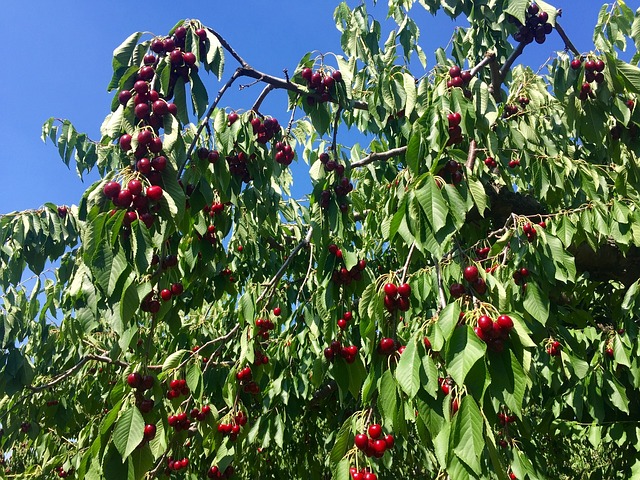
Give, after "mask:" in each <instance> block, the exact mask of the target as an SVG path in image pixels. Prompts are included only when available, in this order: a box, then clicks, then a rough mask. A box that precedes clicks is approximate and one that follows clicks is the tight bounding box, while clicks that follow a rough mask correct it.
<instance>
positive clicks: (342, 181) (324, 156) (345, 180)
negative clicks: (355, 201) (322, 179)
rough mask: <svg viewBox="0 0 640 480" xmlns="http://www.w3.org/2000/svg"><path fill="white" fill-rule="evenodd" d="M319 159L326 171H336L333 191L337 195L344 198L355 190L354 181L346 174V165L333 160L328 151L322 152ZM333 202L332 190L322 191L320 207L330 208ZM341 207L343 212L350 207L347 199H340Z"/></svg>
mask: <svg viewBox="0 0 640 480" xmlns="http://www.w3.org/2000/svg"><path fill="white" fill-rule="evenodd" d="M318 159H319V160H320V163H322V165H323V167H324V171H325V172H327V173H331V172H335V173H336V175H335V182H334V184H333V187H332V188H333V192H334V193H335V194H336V197H338V198H339V199H343V198H344V197H346V196H347V195H348V194H349V193H351V192H352V191H353V183H351V181H350V180H349V177H347V176H345V175H344V171H345V167H344V165H342V164H341V163H338V162H337V161H336V160H332V159H331V157H330V156H329V154H328V153H327V152H322V153H321V154H320V155H319V156H318ZM330 202H331V190H329V189H326V190H323V191H322V192H321V193H320V207H322V208H323V209H327V208H329V203H330ZM339 208H340V211H341V212H343V213H344V212H346V211H347V210H348V209H349V205H348V203H347V202H346V201H340V204H339Z"/></svg>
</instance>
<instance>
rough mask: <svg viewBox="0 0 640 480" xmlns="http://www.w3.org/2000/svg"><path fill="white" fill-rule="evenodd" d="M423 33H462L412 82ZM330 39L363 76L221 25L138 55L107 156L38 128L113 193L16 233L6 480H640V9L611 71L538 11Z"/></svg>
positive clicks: (7, 316) (3, 412)
mask: <svg viewBox="0 0 640 480" xmlns="http://www.w3.org/2000/svg"><path fill="white" fill-rule="evenodd" d="M417 9H426V10H428V11H429V12H431V13H433V14H437V15H442V12H441V11H440V12H439V10H442V11H444V13H445V14H447V15H449V16H450V17H452V18H456V19H463V18H466V19H467V20H468V23H469V26H468V27H467V28H461V29H458V30H456V33H455V35H454V38H453V39H452V42H451V48H450V50H447V51H445V50H444V49H439V50H437V51H436V58H437V65H436V67H435V68H433V69H432V70H431V71H429V73H428V75H426V76H423V77H419V78H417V77H416V76H415V75H414V74H413V73H412V71H411V68H410V67H411V65H412V63H411V61H410V60H413V62H414V63H413V65H415V62H416V60H417V61H418V62H422V63H423V64H424V62H425V55H424V52H423V50H422V49H421V47H420V46H419V29H418V26H417V24H416V23H415V21H414V20H413V18H412V15H413V13H414V10H417ZM334 17H335V21H336V25H337V28H338V30H339V32H340V36H341V37H340V38H341V45H342V49H343V52H342V53H341V54H340V55H323V54H320V55H315V54H307V55H305V56H304V57H303V58H302V59H301V60H300V63H299V65H298V66H297V67H296V68H295V69H292V70H290V71H288V72H287V71H285V73H284V75H282V74H276V75H274V74H273V73H272V72H262V71H258V70H256V69H255V68H253V67H252V66H251V65H250V64H249V63H248V62H247V61H246V60H245V57H244V56H243V55H244V52H237V51H236V50H234V48H233V46H232V45H230V44H229V43H228V42H227V41H226V40H225V39H224V37H223V36H222V35H221V31H219V30H217V29H215V28H210V27H208V26H205V25H202V24H201V23H200V22H199V21H198V20H183V21H180V22H178V23H177V24H176V26H175V27H174V28H173V29H172V30H171V31H170V32H168V33H167V34H166V35H161V36H150V35H148V34H143V33H135V34H133V35H131V36H130V37H129V38H127V39H126V40H125V41H124V42H123V43H122V44H121V45H120V46H119V47H118V48H116V50H115V51H114V56H113V78H112V79H111V82H110V84H109V87H108V88H109V90H111V91H113V92H114V97H113V103H112V105H111V107H112V108H111V113H109V114H108V115H107V117H106V118H105V120H104V122H103V123H102V127H101V135H102V137H101V138H100V139H99V140H92V139H90V138H88V136H87V135H85V134H82V133H80V132H78V131H77V130H76V129H75V128H74V127H73V125H72V124H71V122H69V121H67V120H65V121H59V120H55V119H51V120H49V121H47V122H46V123H45V125H44V127H43V139H45V141H50V142H52V143H53V144H54V145H55V146H56V147H57V148H58V150H59V152H60V155H61V157H62V158H63V160H64V162H65V163H66V164H67V165H70V164H71V163H72V162H73V163H74V164H75V166H76V168H77V171H78V173H79V175H80V176H81V177H82V176H83V175H84V174H86V173H87V172H89V171H91V170H93V169H97V171H99V172H100V175H101V179H100V180H99V181H98V182H96V183H95V184H93V185H91V186H90V187H89V188H88V189H87V191H86V192H85V194H84V195H83V197H82V198H81V199H80V201H79V203H78V205H77V206H73V207H65V206H60V207H57V206H55V205H52V204H47V205H45V206H44V207H43V208H41V209H38V210H31V211H24V212H18V213H13V214H7V215H3V216H1V217H0V239H1V241H2V248H1V249H0V289H1V291H2V305H1V307H0V317H1V319H2V321H1V322H0V340H1V342H2V343H1V345H0V426H1V428H2V429H1V430H0V452H1V453H2V454H3V456H2V458H1V460H0V461H2V462H3V464H4V465H3V469H2V471H1V472H0V477H2V478H5V477H6V478H16V479H18V478H20V479H27V478H54V477H56V476H57V477H68V478H88V479H97V478H107V479H116V478H118V479H119V478H131V479H143V478H147V479H151V478H159V477H165V476H166V477H174V478H191V479H200V478H244V479H249V478H274V479H283V478H304V479H308V478H311V479H328V478H335V479H340V480H347V479H349V478H351V479H353V480H358V479H360V480H372V479H376V478H381V479H383V478H433V479H435V478H438V479H444V478H451V479H467V478H498V479H507V478H509V479H515V478H518V479H526V478H529V479H537V478H631V477H632V476H634V475H638V474H640V455H639V454H638V451H640V437H639V434H638V432H640V429H639V427H640V423H639V421H640V410H639V406H640V362H639V361H638V318H639V317H638V315H639V309H640V302H637V300H636V299H637V297H638V289H639V279H640V268H639V265H638V264H639V262H640V191H639V188H640V170H639V168H640V163H639V155H640V140H639V138H638V124H640V112H639V110H638V108H637V107H636V104H637V100H638V95H639V94H640V69H639V68H638V66H637V65H638V62H639V60H640V54H639V53H638V46H640V10H638V11H636V12H635V13H634V12H633V11H632V10H631V9H630V8H629V7H627V6H626V5H625V3H624V2H622V1H620V0H619V1H617V2H615V3H613V4H610V5H605V6H603V8H602V10H601V12H600V16H599V19H598V24H597V25H596V26H595V30H594V41H595V45H596V48H597V50H596V51H582V50H581V48H580V45H574V44H573V43H572V41H571V39H570V38H568V36H567V35H566V34H565V32H564V30H563V29H562V27H561V16H560V11H558V10H556V9H555V8H554V7H553V6H552V5H549V4H547V3H545V2H542V1H536V3H531V2H530V1H528V0H509V1H507V0H495V1H491V2H482V1H475V2H474V1H471V0H463V1H456V2H452V1H449V0H441V1H436V0H420V1H419V2H414V1H412V0H404V1H396V0H391V1H389V19H390V21H389V22H386V23H381V21H380V20H376V19H375V18H373V17H372V16H371V15H369V14H368V13H367V5H366V3H362V4H361V5H359V6H357V7H355V8H353V9H351V8H349V7H348V6H347V5H346V4H344V3H342V4H340V5H338V7H337V8H336V9H335V12H334ZM389 23H393V24H394V25H395V29H394V30H393V31H392V32H384V30H385V28H383V25H388V24H389ZM548 35H559V36H560V37H561V38H562V40H563V42H564V44H565V46H566V48H565V50H564V51H561V52H558V53H557V55H556V56H555V57H554V58H553V59H552V60H551V61H550V62H549V64H548V73H546V72H545V73H544V74H542V73H539V72H535V71H533V70H532V69H530V68H528V67H524V66H519V65H518V66H515V65H516V60H517V59H518V57H519V56H520V55H521V54H522V53H523V52H524V51H525V50H527V49H535V48H538V44H541V43H543V42H544V41H545V39H546V37H547V36H548ZM627 48H629V49H632V50H633V53H632V59H631V62H630V63H629V62H626V61H624V60H622V59H620V58H619V54H620V52H621V51H625V50H626V49H627ZM448 55H449V56H448ZM207 74H212V75H213V76H215V77H217V79H218V80H219V82H220V83H219V86H217V87H216V89H217V90H218V91H217V93H215V94H212V93H211V92H208V90H207V88H206V87H205V82H210V81H212V79H211V78H210V77H209V76H207ZM247 84H259V85H262V87H263V89H262V91H261V93H260V94H259V95H258V96H257V98H256V99H255V103H254V104H253V107H252V108H251V109H250V110H248V111H241V110H238V111H236V110H234V109H233V108H232V107H224V108H223V105H225V103H224V102H225V99H226V98H227V96H226V94H227V92H228V91H229V89H230V88H231V87H238V86H239V85H247ZM275 90H284V91H286V92H287V98H288V104H287V105H286V109H287V110H288V112H289V113H288V114H287V118H279V119H276V118H275V117H274V116H272V114H271V112H267V111H264V109H263V101H264V99H265V98H266V97H267V96H268V95H270V94H271V93H272V92H273V91H275ZM282 110H283V111H284V110H285V108H284V106H283V108H282ZM354 131H357V132H360V134H361V135H360V136H359V138H366V139H367V141H369V144H368V145H367V146H366V147H365V146H362V145H360V144H353V142H352V139H353V134H352V133H351V132H354ZM292 162H296V163H295V164H298V165H304V164H305V163H306V164H308V166H309V168H308V172H309V180H308V184H309V185H311V187H310V191H309V192H308V194H307V195H306V196H305V197H304V199H301V200H300V199H296V198H294V197H293V196H292V195H291V190H292V186H293V182H294V178H293V175H292V173H291V172H292V171H291V167H292ZM295 164H294V165H295ZM300 171H304V170H302V169H301V170H300ZM296 180H298V179H296ZM29 272H33V273H34V274H35V276H34V277H32V278H31V279H30V280H25V278H26V277H28V276H29V275H30V273H29Z"/></svg>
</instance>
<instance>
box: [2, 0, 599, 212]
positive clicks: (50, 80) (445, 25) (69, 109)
mask: <svg viewBox="0 0 640 480" xmlns="http://www.w3.org/2000/svg"><path fill="white" fill-rule="evenodd" d="M348 3H349V5H351V6H353V5H354V4H357V3H358V2H354V1H349V2H348ZM552 3H553V4H554V5H555V6H556V7H559V8H562V10H563V15H562V24H563V26H564V28H565V30H566V32H567V34H568V35H569V36H570V38H571V39H572V40H573V42H574V44H575V45H576V46H577V48H578V49H580V50H581V51H583V52H587V51H590V50H591V49H592V48H593V42H592V38H591V36H592V29H593V26H594V25H595V23H596V19H597V14H598V11H599V9H600V6H601V2H599V1H597V0H587V1H584V0H583V1H578V0H561V1H556V2H552ZM337 4H338V2H337V1H333V0H304V1H297V0H280V1H278V0H276V1H258V0H236V1H233V2H217V1H211V0H191V1H187V2H180V1H172V2H169V1H166V0H156V2H152V3H149V4H141V3H139V2H130V1H124V0H116V1H110V2H97V1H87V0H62V1H60V2H50V1H44V0H35V1H31V2H6V5H3V13H2V15H1V16H0V31H2V33H3V38H4V39H5V47H4V52H5V53H4V59H3V69H2V70H3V72H2V75H1V76H0V105H2V115H1V116H0V178H1V179H2V186H1V187H0V214H2V213H7V212H11V211H15V210H23V209H29V208H38V207H39V206H41V205H42V204H43V203H45V202H53V203H56V204H59V205H62V204H66V205H71V204H77V202H78V201H79V199H80V197H81V195H82V192H83V191H84V190H85V188H86V187H87V186H88V185H89V183H90V182H92V181H94V180H96V179H97V176H96V175H91V176H89V177H88V178H87V179H86V180H85V182H86V183H84V184H83V183H82V182H81V181H80V179H79V178H78V177H77V175H76V173H75V170H74V169H73V166H72V169H71V170H69V169H67V167H66V166H65V165H64V164H63V163H62V161H61V160H60V157H59V156H58V153H57V150H56V149H55V147H54V146H53V145H52V144H50V143H49V144H44V143H43V142H42V141H41V140H40V133H41V126H42V123H43V122H44V121H45V120H47V119H48V118H49V117H57V118H64V119H69V120H71V122H72V123H73V124H74V125H75V127H76V128H77V129H78V130H79V131H81V132H85V133H87V134H88V135H89V136H90V137H91V138H93V139H99V128H100V124H101V123H102V120H103V119H104V117H105V116H106V115H107V113H108V112H109V106H110V103H111V98H112V93H107V91H106V86H107V84H108V83H109V79H110V78H111V57H112V52H113V49H114V48H115V47H117V46H118V45H119V44H120V42H122V41H123V40H124V39H125V38H126V37H127V36H128V35H130V34H131V33H133V32H135V31H147V32H152V33H153V34H158V35H162V34H165V33H166V32H167V31H168V30H169V29H171V28H172V27H173V26H174V25H175V23H176V22H177V21H178V20H180V19H185V18H197V19H199V20H201V21H202V22H203V23H204V24H206V25H208V26H210V27H212V28H214V29H215V30H217V31H218V32H219V33H220V34H222V35H223V36H224V37H225V38H226V39H227V40H228V41H229V42H230V43H231V45H233V47H234V48H235V49H236V50H237V51H238V52H239V53H240V55H242V56H243V57H244V58H245V59H246V60H247V61H248V62H249V63H250V64H251V65H253V66H254V67H256V68H258V69H260V70H263V71H265V72H268V73H272V74H275V75H282V70H283V69H284V68H287V69H288V70H289V71H293V70H294V69H295V67H296V65H297V63H298V61H299V59H300V58H302V56H303V55H304V54H305V53H307V52H309V51H318V52H336V53H339V52H340V36H339V32H338V31H337V30H336V29H335V26H334V23H333V18H332V16H333V10H334V8H335V6H336V5H337ZM143 5H144V6H143ZM371 10H372V12H374V14H375V15H376V16H377V18H378V19H379V20H382V19H383V18H384V15H385V13H386V2H384V1H381V2H379V5H378V7H377V8H375V9H373V8H372V9H371ZM415 11H416V12H417V13H418V14H417V15H416V19H417V21H418V24H419V26H420V28H421V31H422V37H421V38H422V39H421V42H420V43H421V46H422V47H423V49H424V50H425V52H426V53H427V55H428V58H429V64H428V65H427V69H431V68H432V67H433V52H434V50H435V49H436V48H437V47H441V46H445V45H446V44H447V43H448V41H449V38H450V36H451V33H452V31H453V29H454V27H455V24H454V23H453V22H452V21H451V20H450V19H449V18H448V17H446V16H445V15H444V14H439V15H438V16H437V17H435V18H433V17H431V16H430V15H428V14H426V13H425V12H424V11H422V10H421V8H420V7H415ZM383 38H386V36H385V35H383ZM562 48H563V45H562V42H561V40H560V38H559V37H558V35H557V34H555V33H553V34H552V35H550V36H549V38H548V40H547V42H546V43H545V44H544V45H541V46H540V45H537V44H532V45H531V46H530V47H527V50H526V54H525V56H523V57H522V58H523V61H524V62H526V63H528V64H529V65H531V66H532V67H533V68H534V69H537V68H538V67H539V66H540V65H541V64H543V63H544V62H545V61H546V60H547V58H549V57H550V56H552V55H554V51H556V50H561V49H562ZM227 65H228V69H227V73H228V74H229V75H230V73H231V72H232V71H233V70H232V69H233V68H235V64H233V61H232V59H230V57H228V59H227ZM423 73H424V72H421V71H416V72H414V74H415V75H416V76H421V75H422V74H423ZM205 85H206V86H207V88H208V89H209V91H210V97H211V98H212V97H213V96H215V92H217V90H218V89H219V87H220V84H219V83H218V82H217V81H216V79H215V77H213V76H210V77H206V80H205ZM260 90H261V87H260V86H259V85H256V86H254V87H253V88H250V89H245V90H244V91H242V92H238V90H237V88H236V89H233V91H230V95H229V96H228V98H227V99H226V101H225V100H224V99H223V101H222V104H221V105H222V106H231V107H233V108H247V107H249V106H250V105H251V104H252V103H253V100H254V99H255V98H256V96H257V95H258V94H259V93H260ZM285 105H286V98H285V96H284V94H282V93H276V94H272V95H271V96H270V99H269V102H267V103H265V105H264V107H263V108H262V111H263V112H264V113H268V114H271V115H273V116H276V117H278V118H280V119H282V120H281V123H285V119H286V118H288V115H286V114H285V110H284V106H285ZM292 168H294V169H295V170H294V173H295V172H296V171H299V172H300V173H301V174H304V175H306V172H305V170H306V168H307V167H306V166H305V165H304V163H303V162H302V161H300V163H299V164H298V165H297V166H296V165H295V164H294V165H292Z"/></svg>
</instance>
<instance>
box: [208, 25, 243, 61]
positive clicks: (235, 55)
mask: <svg viewBox="0 0 640 480" xmlns="http://www.w3.org/2000/svg"><path fill="white" fill-rule="evenodd" d="M207 30H209V31H210V32H211V33H212V34H213V35H214V36H215V37H216V38H217V39H218V41H219V42H220V45H222V48H224V49H225V50H226V51H227V52H229V53H230V54H231V56H232V57H233V58H235V59H236V60H237V61H238V63H239V64H240V65H242V66H243V67H244V68H251V67H250V66H249V64H248V63H247V62H245V60H244V58H242V57H241V56H240V55H238V53H237V52H236V51H235V50H234V49H233V47H232V46H231V45H229V42H227V41H226V40H225V39H224V38H223V37H222V36H221V35H220V34H219V33H218V32H216V31H215V30H213V29H211V28H208V29H207Z"/></svg>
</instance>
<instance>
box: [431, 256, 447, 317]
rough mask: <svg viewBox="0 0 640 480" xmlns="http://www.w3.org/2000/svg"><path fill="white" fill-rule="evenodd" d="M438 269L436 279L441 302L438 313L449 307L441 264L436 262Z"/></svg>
mask: <svg viewBox="0 0 640 480" xmlns="http://www.w3.org/2000/svg"><path fill="white" fill-rule="evenodd" d="M434 265H435V269H436V279H437V281H438V300H439V301H440V308H439V309H438V311H440V310H442V309H444V308H445V307H446V306H447V297H445V295H444V285H443V284H442V273H441V272H440V262H438V260H435V261H434Z"/></svg>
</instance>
